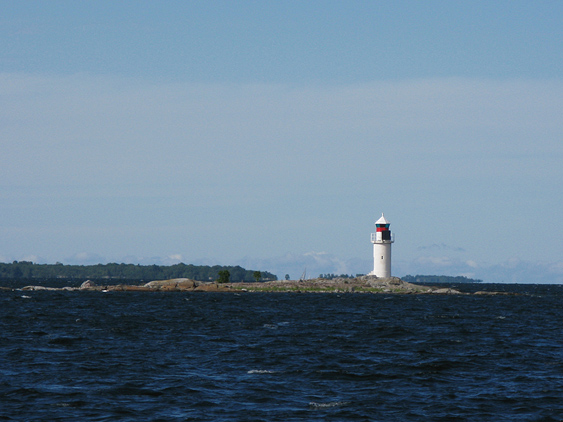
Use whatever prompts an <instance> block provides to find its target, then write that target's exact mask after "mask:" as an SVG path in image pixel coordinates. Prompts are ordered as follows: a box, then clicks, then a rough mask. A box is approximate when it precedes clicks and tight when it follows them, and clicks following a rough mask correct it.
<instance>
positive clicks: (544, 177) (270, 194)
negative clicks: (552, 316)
mask: <svg viewBox="0 0 563 422" xmlns="http://www.w3.org/2000/svg"><path fill="white" fill-rule="evenodd" d="M0 6H2V10H3V13H2V16H1V17H0V124H1V127H2V131H1V132H0V145H1V151H2V153H1V154H0V198H1V201H0V261H4V262H11V261H12V260H22V259H27V260H32V261H34V262H49V263H51V262H52V263H54V262H57V261H60V262H64V263H80V264H90V263H97V262H134V263H143V264H149V263H174V262H180V261H182V262H185V263H194V264H226V265H231V264H235V265H236V264H239V265H242V266H245V267H247V268H252V269H262V270H269V271H272V272H274V273H276V274H277V275H278V276H280V277H283V275H284V274H286V273H288V274H290V276H291V277H292V278H296V277H299V276H300V275H301V273H302V271H303V270H304V269H305V268H307V272H308V273H309V274H311V275H313V276H316V275H318V274H319V273H327V272H334V273H353V274H355V273H367V272H369V271H370V270H371V266H372V262H371V260H372V258H371V256H372V249H371V244H370V243H369V234H370V232H372V231H373V230H374V222H375V220H377V219H378V218H379V217H380V215H381V212H385V215H386V217H387V218H388V219H389V220H390V221H391V229H392V230H393V231H394V232H395V235H396V243H395V244H394V245H393V273H394V274H396V275H399V276H402V275H406V274H448V275H459V274H462V275H468V276H474V277H478V278H482V279H484V280H485V281H490V282H497V281H499V282H500V281H512V282H560V283H563V257H562V252H563V249H562V241H561V239H562V238H563V230H562V225H561V216H562V212H561V210H563V199H562V195H561V191H562V189H561V184H562V181H563V170H562V165H561V164H562V158H563V143H562V142H561V141H562V133H563V119H562V118H561V110H562V109H563V107H562V106H563V79H562V75H563V69H562V63H563V57H562V52H563V47H561V42H560V40H561V39H563V29H562V28H563V26H562V25H561V24H562V20H563V19H562V17H563V3H561V2H556V1H543V2H542V1H538V2H519V1H497V2H485V1H483V2H479V1H475V2H461V1H443V2H442V1H429V2H417V1H403V2H401V1H399V2H375V1H374V2H364V1H347V2H344V1H322V2H321V1H307V2H302V1H279V2H269V1H239V2H233V1H224V2H223V1H205V2H190V1H167V2H143V1H120V2H113V1H49V2H46V1H21V0H20V1H5V0H4V1H1V0H0Z"/></svg>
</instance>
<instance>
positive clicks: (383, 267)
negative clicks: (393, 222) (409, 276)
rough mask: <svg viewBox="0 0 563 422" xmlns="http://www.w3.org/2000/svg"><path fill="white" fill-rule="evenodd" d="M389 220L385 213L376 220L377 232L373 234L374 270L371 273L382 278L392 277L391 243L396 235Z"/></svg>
mask: <svg viewBox="0 0 563 422" xmlns="http://www.w3.org/2000/svg"><path fill="white" fill-rule="evenodd" d="M389 225H390V223H389V221H387V220H386V219H385V216H384V215H383V213H382V214H381V218H380V219H379V220H377V221H376V222H375V233H372V234H371V243H373V271H372V272H371V273H369V275H375V276H377V277H380V278H387V277H391V243H393V242H394V241H395V237H394V236H393V234H392V233H391V231H390V230H389Z"/></svg>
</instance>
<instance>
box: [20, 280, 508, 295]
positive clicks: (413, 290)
mask: <svg viewBox="0 0 563 422" xmlns="http://www.w3.org/2000/svg"><path fill="white" fill-rule="evenodd" d="M22 290H64V291H100V292H111V291H128V292H139V291H146V292H248V293H252V292H268V293H395V294H457V295H462V294H469V293H463V292H460V291H458V290H455V289H452V288H448V287H446V288H444V287H430V286H422V285H418V284H413V283H408V282H406V281H404V280H401V279H400V278H398V277H388V278H379V277H376V276H361V277H356V278H334V279H323V278H316V279H309V280H275V281H265V282H236V283H218V282H203V281H197V280H192V279H188V278H175V279H170V280H154V281H151V282H148V283H145V284H142V285H130V284H118V285H100V284H96V283H94V282H92V281H90V280H88V281H85V282H84V283H82V285H81V286H80V287H62V288H53V287H45V286H26V287H24V288H23V289H22ZM474 294H500V293H499V292H487V291H479V292H476V293H474Z"/></svg>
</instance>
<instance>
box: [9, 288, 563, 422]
mask: <svg viewBox="0 0 563 422" xmlns="http://www.w3.org/2000/svg"><path fill="white" fill-rule="evenodd" d="M483 287H484V286H483V285H479V286H467V288H470V289H473V290H475V289H482V288H483ZM503 288H504V289H514V290H519V291H521V292H523V293H525V294H523V295H520V296H436V295H434V296H431V295H368V294H342V295H337V294H283V293H282V294H258V293H256V294H254V293H247V294H240V295H238V294H232V293H147V292H136V293H134V292H112V293H99V292H45V291H32V292H24V291H14V292H0V419H1V420H14V421H74V420H76V421H78V420H81V421H83V420H88V421H116V420H120V421H315V420H318V421H462V420H466V421H561V420H563V288H562V287H561V286H531V285H530V286H508V287H507V286H503Z"/></svg>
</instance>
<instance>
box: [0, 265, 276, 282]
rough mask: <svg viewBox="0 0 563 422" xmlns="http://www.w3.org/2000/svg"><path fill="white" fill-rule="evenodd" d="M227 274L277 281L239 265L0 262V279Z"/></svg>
mask: <svg viewBox="0 0 563 422" xmlns="http://www.w3.org/2000/svg"><path fill="white" fill-rule="evenodd" d="M222 271H223V273H221V274H225V273H224V271H227V272H228V274H229V280H230V281H232V282H242V281H256V280H257V275H258V274H260V277H259V280H261V281H268V280H277V277H276V276H275V275H274V274H271V273H269V272H267V271H262V272H258V271H253V270H246V269H244V268H242V267H240V266H238V265H237V266H221V265H214V266H208V265H193V264H184V263H180V264H175V265H138V264H117V263H110V264H97V265H65V264H61V263H59V262H57V263H56V264H35V263H33V262H29V261H19V262H18V261H14V262H12V263H11V264H9V263H0V279H34V278H35V279H77V280H87V279H110V280H111V279H113V280H132V281H133V280H137V281H151V280H168V279H172V278H190V279H192V280H198V281H214V280H218V279H219V274H220V272H222Z"/></svg>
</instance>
